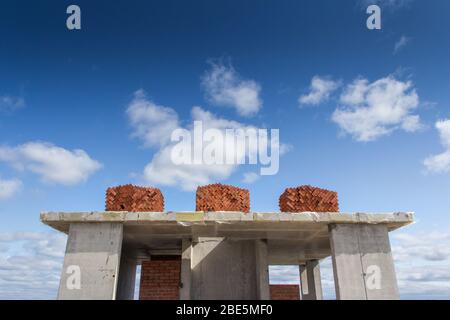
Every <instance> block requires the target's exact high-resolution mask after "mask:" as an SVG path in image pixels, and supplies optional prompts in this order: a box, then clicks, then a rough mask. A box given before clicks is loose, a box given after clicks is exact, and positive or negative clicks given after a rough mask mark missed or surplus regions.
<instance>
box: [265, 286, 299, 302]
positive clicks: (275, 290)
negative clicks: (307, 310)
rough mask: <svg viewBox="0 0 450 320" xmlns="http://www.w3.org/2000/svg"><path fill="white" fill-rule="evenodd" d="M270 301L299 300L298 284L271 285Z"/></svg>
mask: <svg viewBox="0 0 450 320" xmlns="http://www.w3.org/2000/svg"><path fill="white" fill-rule="evenodd" d="M270 300H300V288H299V285H298V284H271V285H270Z"/></svg>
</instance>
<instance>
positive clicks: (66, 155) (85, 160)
mask: <svg viewBox="0 0 450 320" xmlns="http://www.w3.org/2000/svg"><path fill="white" fill-rule="evenodd" d="M0 161H4V162H7V163H9V164H10V165H12V166H13V167H14V168H16V169H18V170H21V171H23V170H28V171H31V172H33V173H36V174H38V175H39V176H41V178H42V180H44V181H46V182H52V183H58V184H63V185H74V184H77V183H80V182H83V181H86V180H87V179H88V177H89V176H90V175H91V174H93V173H94V172H96V171H97V170H99V169H100V168H101V166H102V165H101V164H100V163H99V162H98V161H96V160H93V159H91V157H89V155H88V154H87V153H86V152H85V151H83V150H80V149H75V150H72V151H70V150H67V149H64V148H61V147H58V146H55V145H53V144H50V143H45V142H28V143H25V144H22V145H19V146H16V147H0Z"/></svg>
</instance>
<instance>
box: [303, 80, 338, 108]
mask: <svg viewBox="0 0 450 320" xmlns="http://www.w3.org/2000/svg"><path fill="white" fill-rule="evenodd" d="M339 85H340V83H339V82H338V81H334V80H331V79H327V78H322V77H319V76H314V77H313V78H312V80H311V85H310V92H309V93H308V94H305V95H302V96H300V98H299V99H298V102H299V103H300V106H301V105H318V104H320V103H322V102H324V101H326V100H328V98H329V97H330V94H331V93H332V92H333V91H335V90H336V89H337V88H339Z"/></svg>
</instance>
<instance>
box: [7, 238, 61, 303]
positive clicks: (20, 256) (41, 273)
mask: <svg viewBox="0 0 450 320" xmlns="http://www.w3.org/2000/svg"><path fill="white" fill-rule="evenodd" d="M65 242H66V236H65V235H63V234H61V233H54V232H52V233H44V232H13V233H0V248H2V250H0V299H55V298H56V294H57V290H58V285H59V278H60V275H61V268H62V262H63V257H64V251H65Z"/></svg>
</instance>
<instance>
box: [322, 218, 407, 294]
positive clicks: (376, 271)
mask: <svg viewBox="0 0 450 320" xmlns="http://www.w3.org/2000/svg"><path fill="white" fill-rule="evenodd" d="M330 242H331V250H332V260H333V272H334V281H335V286H336V297H337V299H343V300H347V299H351V300H366V299H367V300H374V299H389V300H390V299H399V292H398V287H397V279H396V276H395V269H394V262H393V259H392V254H391V248H390V244H389V235H388V229H387V227H386V226H385V225H367V224H365V225H350V224H347V225H346V224H337V225H332V226H330Z"/></svg>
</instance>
